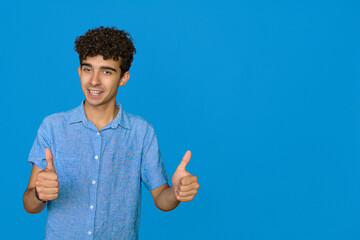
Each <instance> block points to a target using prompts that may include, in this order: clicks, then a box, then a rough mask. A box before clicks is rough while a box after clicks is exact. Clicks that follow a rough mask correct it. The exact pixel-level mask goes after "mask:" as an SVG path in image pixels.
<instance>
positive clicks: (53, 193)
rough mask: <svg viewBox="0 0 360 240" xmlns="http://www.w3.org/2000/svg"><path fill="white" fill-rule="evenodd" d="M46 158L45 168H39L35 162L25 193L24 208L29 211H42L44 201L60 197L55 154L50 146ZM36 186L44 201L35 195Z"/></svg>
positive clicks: (46, 150) (44, 204)
mask: <svg viewBox="0 0 360 240" xmlns="http://www.w3.org/2000/svg"><path fill="white" fill-rule="evenodd" d="M45 158H46V162H47V164H46V168H45V169H44V170H42V169H41V168H39V167H38V166H37V165H36V164H33V169H32V171H31V175H30V180H29V184H28V187H27V189H26V190H25V193H24V195H23V204H24V208H25V211H27V212H28V213H39V212H41V211H42V210H43V209H44V208H45V206H46V203H44V202H43V201H49V200H54V199H56V198H57V197H58V193H59V182H58V181H57V179H58V175H57V174H56V172H55V167H54V163H53V155H52V153H51V150H50V148H46V149H45ZM35 186H36V190H37V192H38V196H39V198H40V199H41V200H43V201H40V200H39V199H37V197H36V195H35Z"/></svg>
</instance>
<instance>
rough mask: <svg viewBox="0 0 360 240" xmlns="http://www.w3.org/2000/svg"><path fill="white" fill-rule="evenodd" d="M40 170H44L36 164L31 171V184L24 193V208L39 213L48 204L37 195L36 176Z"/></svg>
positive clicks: (29, 211)
mask: <svg viewBox="0 0 360 240" xmlns="http://www.w3.org/2000/svg"><path fill="white" fill-rule="evenodd" d="M40 171H42V169H41V168H39V167H38V166H37V165H36V164H34V165H33V168H32V171H31V175H30V179H29V184H28V186H27V189H26V190H25V192H24V195H23V204H24V208H25V211H27V212H28V213H39V212H41V211H42V210H43V209H44V208H45V206H46V203H44V202H42V201H39V200H38V199H37V198H36V196H35V181H36V176H37V174H38V173H39V172H40Z"/></svg>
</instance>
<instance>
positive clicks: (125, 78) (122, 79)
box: [119, 72, 130, 86]
mask: <svg viewBox="0 0 360 240" xmlns="http://www.w3.org/2000/svg"><path fill="white" fill-rule="evenodd" d="M129 78H130V73H129V72H125V73H124V75H123V76H122V77H121V79H120V83H119V86H124V85H125V84H126V82H127V81H128V80H129Z"/></svg>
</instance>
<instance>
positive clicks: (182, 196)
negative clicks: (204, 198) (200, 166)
mask: <svg viewBox="0 0 360 240" xmlns="http://www.w3.org/2000/svg"><path fill="white" fill-rule="evenodd" d="M190 158H191V152H190V151H187V152H186V153H185V155H184V157H183V159H182V161H181V162H180V164H179V166H178V167H177V168H176V170H175V172H174V174H173V176H172V183H173V187H174V190H175V196H176V199H177V200H178V201H191V200H193V198H194V196H195V195H196V193H197V191H198V189H199V187H200V185H199V183H198V178H197V176H195V175H193V174H191V173H189V172H188V171H186V165H187V164H188V163H189V161H190Z"/></svg>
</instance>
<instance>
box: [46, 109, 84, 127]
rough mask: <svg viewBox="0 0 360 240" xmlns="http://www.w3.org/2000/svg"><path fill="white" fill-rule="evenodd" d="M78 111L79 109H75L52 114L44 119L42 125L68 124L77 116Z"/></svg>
mask: <svg viewBox="0 0 360 240" xmlns="http://www.w3.org/2000/svg"><path fill="white" fill-rule="evenodd" d="M79 111H80V109H79V107H76V108H73V109H71V110H67V111H63V112H58V113H53V114H51V115H49V116H47V117H45V118H44V120H43V122H42V125H59V124H60V125H61V124H64V123H69V122H70V121H71V120H72V119H74V117H76V116H78V115H79Z"/></svg>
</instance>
